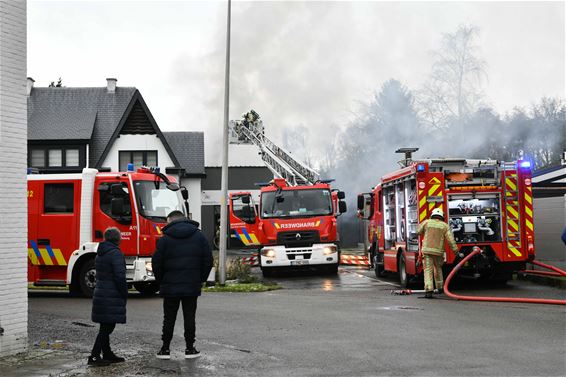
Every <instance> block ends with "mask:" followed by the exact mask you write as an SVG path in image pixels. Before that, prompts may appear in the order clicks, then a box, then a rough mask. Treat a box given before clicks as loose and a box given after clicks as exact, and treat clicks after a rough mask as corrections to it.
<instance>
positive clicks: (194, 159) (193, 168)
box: [163, 132, 204, 174]
mask: <svg viewBox="0 0 566 377" xmlns="http://www.w3.org/2000/svg"><path fill="white" fill-rule="evenodd" d="M163 136H165V139H166V140H167V143H168V144H169V146H170V147H171V149H172V150H173V153H174V154H175V156H176V157H177V160H178V161H179V163H180V164H181V167H182V168H183V169H185V173H186V174H204V133H202V132H163Z"/></svg>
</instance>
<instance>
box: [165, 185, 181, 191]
mask: <svg viewBox="0 0 566 377" xmlns="http://www.w3.org/2000/svg"><path fill="white" fill-rule="evenodd" d="M167 188H168V189H169V190H171V191H179V189H180V188H181V187H180V186H179V184H178V183H169V184H168V185H167Z"/></svg>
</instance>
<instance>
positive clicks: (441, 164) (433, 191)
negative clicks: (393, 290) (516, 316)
mask: <svg viewBox="0 0 566 377" xmlns="http://www.w3.org/2000/svg"><path fill="white" fill-rule="evenodd" d="M414 151H416V149H406V150H401V152H405V153H406V160H404V162H403V163H402V165H403V167H402V168H401V169H399V170H397V171H395V172H393V173H390V174H386V175H384V176H383V177H382V178H381V180H380V182H379V183H378V184H377V185H376V186H375V187H374V189H373V190H372V192H369V193H364V194H360V195H358V216H359V217H360V218H362V219H366V220H369V226H368V240H369V244H370V247H369V250H368V253H369V256H368V257H369V259H370V261H372V264H373V266H374V267H375V273H376V275H377V276H383V275H384V274H385V273H386V272H395V273H398V274H399V277H400V281H401V284H402V285H403V286H407V285H408V284H409V283H410V282H411V280H413V278H415V277H419V276H420V275H421V274H422V265H421V264H420V262H419V258H418V253H419V247H420V242H421V240H420V239H419V237H418V235H417V227H418V224H419V223H420V222H422V221H423V220H425V219H427V218H429V217H430V214H431V212H432V211H433V210H434V209H435V208H441V209H442V210H443V211H444V213H445V216H446V221H447V222H448V223H449V225H450V227H451V228H452V232H453V233H454V238H455V239H456V242H457V244H458V248H459V250H460V251H459V253H456V254H455V253H453V252H452V251H451V250H450V249H449V248H448V247H446V264H445V267H446V269H450V268H451V267H453V266H455V265H456V264H457V263H458V262H459V261H460V260H461V259H462V258H463V257H464V256H465V255H467V254H468V253H469V252H471V250H472V248H473V247H474V246H479V247H480V248H481V249H482V250H483V253H482V254H481V255H477V256H476V257H474V259H472V260H471V261H470V262H469V263H468V264H467V265H466V266H465V268H463V269H462V270H461V272H460V275H464V276H469V277H472V278H484V279H490V280H496V281H500V282H503V281H507V280H508V279H509V278H511V274H512V273H513V272H515V271H518V270H522V269H524V268H525V263H526V262H527V261H529V260H531V259H534V255H535V248H534V229H533V223H534V222H533V203H532V187H531V168H530V162H529V161H516V162H511V163H507V162H499V161H495V160H471V159H453V158H438V159H423V160H415V161H413V160H411V153H412V152H414Z"/></svg>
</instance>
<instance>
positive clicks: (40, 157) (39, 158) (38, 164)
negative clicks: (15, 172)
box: [31, 149, 45, 168]
mask: <svg viewBox="0 0 566 377" xmlns="http://www.w3.org/2000/svg"><path fill="white" fill-rule="evenodd" d="M31 166H32V167H34V168H42V167H44V166H45V150H43V149H32V150H31Z"/></svg>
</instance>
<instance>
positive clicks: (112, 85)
mask: <svg viewBox="0 0 566 377" xmlns="http://www.w3.org/2000/svg"><path fill="white" fill-rule="evenodd" d="M117 81H118V79H112V78H110V79H106V92H107V93H114V92H115V91H116V82H117Z"/></svg>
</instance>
